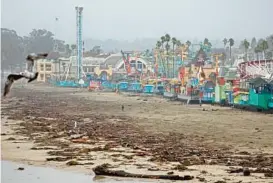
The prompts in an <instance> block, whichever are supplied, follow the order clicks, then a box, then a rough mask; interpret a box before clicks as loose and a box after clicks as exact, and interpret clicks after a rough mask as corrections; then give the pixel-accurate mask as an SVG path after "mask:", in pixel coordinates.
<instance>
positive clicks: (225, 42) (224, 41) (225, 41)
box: [223, 38, 228, 48]
mask: <svg viewBox="0 0 273 183" xmlns="http://www.w3.org/2000/svg"><path fill="white" fill-rule="evenodd" d="M223 43H224V48H225V47H226V45H227V43H228V40H227V38H224V40H223Z"/></svg>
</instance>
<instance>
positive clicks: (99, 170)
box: [93, 164, 194, 180]
mask: <svg viewBox="0 0 273 183" xmlns="http://www.w3.org/2000/svg"><path fill="white" fill-rule="evenodd" d="M108 167H109V166H108V164H102V165H98V166H96V167H95V168H93V171H94V172H95V174H96V175H104V176H114V177H132V178H145V179H167V180H192V179H193V178H194V177H193V176H190V175H185V176H179V175H146V174H135V173H128V172H125V171H123V170H109V169H108Z"/></svg>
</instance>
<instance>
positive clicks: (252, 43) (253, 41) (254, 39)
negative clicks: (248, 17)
mask: <svg viewBox="0 0 273 183" xmlns="http://www.w3.org/2000/svg"><path fill="white" fill-rule="evenodd" d="M250 45H251V49H252V50H253V51H254V50H255V48H256V46H257V41H256V38H255V37H253V38H252V40H251V44H250Z"/></svg>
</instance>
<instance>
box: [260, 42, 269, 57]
mask: <svg viewBox="0 0 273 183" xmlns="http://www.w3.org/2000/svg"><path fill="white" fill-rule="evenodd" d="M258 48H259V49H260V50H261V51H262V52H263V59H265V51H266V50H267V49H268V43H267V41H266V40H264V39H260V40H259V42H258Z"/></svg>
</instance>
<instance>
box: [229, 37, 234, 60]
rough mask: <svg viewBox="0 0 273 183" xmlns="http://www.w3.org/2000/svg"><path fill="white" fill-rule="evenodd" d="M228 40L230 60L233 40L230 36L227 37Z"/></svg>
mask: <svg viewBox="0 0 273 183" xmlns="http://www.w3.org/2000/svg"><path fill="white" fill-rule="evenodd" d="M228 42H229V58H230V60H231V48H232V46H233V45H234V40H233V39H232V38H229V40H228Z"/></svg>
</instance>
